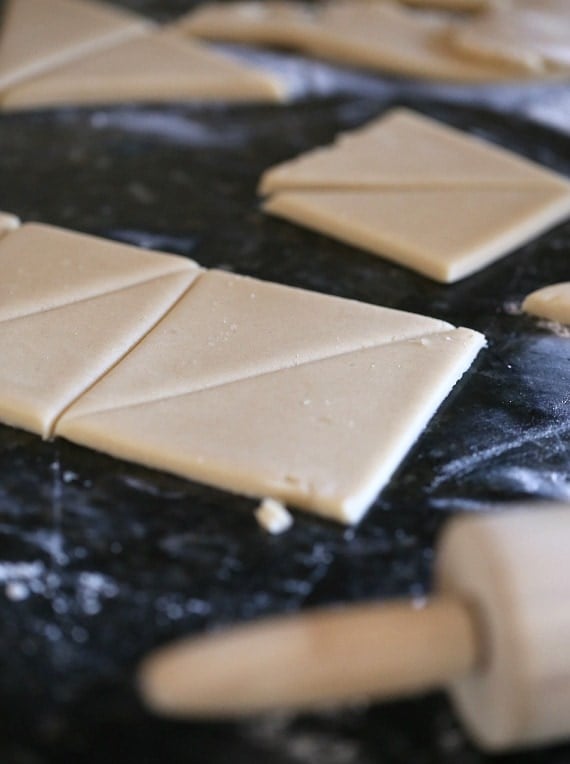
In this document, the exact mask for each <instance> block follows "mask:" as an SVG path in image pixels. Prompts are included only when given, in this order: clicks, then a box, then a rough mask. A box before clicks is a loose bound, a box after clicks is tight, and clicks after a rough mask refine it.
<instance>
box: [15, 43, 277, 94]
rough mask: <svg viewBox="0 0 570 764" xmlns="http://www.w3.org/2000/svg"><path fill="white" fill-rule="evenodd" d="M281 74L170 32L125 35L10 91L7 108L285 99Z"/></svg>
mask: <svg viewBox="0 0 570 764" xmlns="http://www.w3.org/2000/svg"><path fill="white" fill-rule="evenodd" d="M282 96H283V91H282V88H281V84H280V82H279V81H278V80H277V78H275V77H273V76H272V75H269V74H264V73H262V72H261V71H257V70H255V69H252V68H250V67H249V66H247V65H246V64H243V63H241V62H240V61H238V60H237V59H234V58H232V57H230V56H225V55H222V54H219V53H216V52H214V51H211V50H209V49H208V48H206V47H205V46H203V45H201V44H198V43H193V42H189V41H186V40H185V39H183V38H182V37H180V36H178V35H176V34H174V33H172V32H170V31H169V32H161V33H154V34H148V35H144V36H141V37H136V38H133V39H129V40H126V41H125V42H123V43H120V44H117V45H115V46H113V47H111V48H107V49H105V50H104V51H100V52H96V53H91V54H90V55H87V56H83V57H82V58H81V59H80V60H78V61H74V62H73V63H72V64H70V65H67V66H61V67H59V68H58V69H55V70H53V71H51V72H50V73H49V74H46V75H44V76H43V77H38V78H37V79H35V80H28V81H27V82H23V83H22V84H21V85H19V86H17V87H15V88H14V89H12V90H9V91H8V92H7V94H6V96H5V98H4V100H3V107H4V108H7V109H22V108H34V107H36V106H55V105H62V104H72V105H78V104H99V103H112V102H117V101H118V102H124V101H133V100H142V101H173V100H177V99H178V100H183V99H187V98H195V99H200V100H211V99H224V100H230V101H244V100H262V101H278V100H281V98H282Z"/></svg>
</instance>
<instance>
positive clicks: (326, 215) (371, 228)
mask: <svg viewBox="0 0 570 764" xmlns="http://www.w3.org/2000/svg"><path fill="white" fill-rule="evenodd" d="M264 209H265V210H266V211H267V212H270V213H271V214H273V215H277V216H278V217H282V218H285V219H286V220H289V221H292V222H294V223H299V224H300V225H303V226H306V227H307V228H311V229H313V230H315V231H319V232H321V233H324V234H326V235H328V236H332V237H334V238H336V239H340V240H341V241H344V242H347V243H348V244H352V245H354V246H356V247H361V248H362V249H365V250H367V251H369V252H372V253H373V254H376V255H380V256H383V257H386V258H387V259H389V260H392V261H394V262H396V263H400V264H401V265H405V266H407V267H408V268H412V269H413V270H416V271H418V272H419V273H423V274H424V275H426V276H429V277H430V278H432V279H435V280H436V281H442V282H444V283H451V282H453V281H457V280H459V279H461V278H464V277H465V276H468V275H470V274H471V273H474V272H475V271H478V270H480V269H481V268H483V267H484V266H486V265H489V264H490V263H492V262H493V261H495V260H497V259H499V258H500V257H502V256H503V255H506V254H508V253H509V252H511V251H512V250H514V249H516V248H517V247H518V246H520V245H522V244H523V243H525V242H526V241H528V240H529V239H531V238H533V237H534V236H536V235H538V234H539V233H541V232H543V231H545V230H547V229H548V228H550V227H551V226H553V225H555V224H556V223H558V222H560V221H562V220H564V219H565V218H567V217H568V215H570V191H568V190H564V189H561V190H558V189H544V190H542V189H533V190H530V189H525V190H521V191H513V190H507V189H504V190H492V189H484V190H479V189H454V190H448V191H436V190H428V191H299V192H294V191H284V192H282V193H278V194H275V195H274V196H272V197H270V198H269V200H268V201H267V202H266V203H265V207H264Z"/></svg>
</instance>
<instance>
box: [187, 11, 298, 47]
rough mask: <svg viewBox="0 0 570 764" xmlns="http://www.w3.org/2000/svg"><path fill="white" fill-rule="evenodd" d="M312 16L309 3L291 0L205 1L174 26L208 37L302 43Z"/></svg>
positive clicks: (261, 41)
mask: <svg viewBox="0 0 570 764" xmlns="http://www.w3.org/2000/svg"><path fill="white" fill-rule="evenodd" d="M312 19H313V13H312V12H311V11H310V9H309V7H308V6H307V5H306V4H304V3H300V2H294V0H291V2H287V0H257V1H256V0H252V2H248V1H247V0H246V1H245V2H232V3H206V4H205V5H201V6H199V7H198V8H196V9H195V10H193V11H191V12H190V13H188V14H185V15H184V16H182V17H181V18H180V19H179V20H178V22H177V27H178V28H179V29H180V30H181V31H183V32H185V33H187V34H191V35H195V36H196V37H204V38H205V39H211V40H224V41H226V42H243V43H251V44H253V45H257V44H261V45H277V46H281V45H286V46H291V47H299V46H301V47H302V42H301V41H302V38H303V37H304V35H305V34H307V33H308V32H309V31H310V29H311V25H312Z"/></svg>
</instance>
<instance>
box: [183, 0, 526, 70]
mask: <svg viewBox="0 0 570 764" xmlns="http://www.w3.org/2000/svg"><path fill="white" fill-rule="evenodd" d="M470 5H472V4H471V3H470ZM308 9H310V10H308ZM179 25H180V28H181V29H182V30H184V31H186V32H188V33H190V34H194V35H197V36H201V37H205V38H207V39H222V40H233V41H238V42H250V43H254V44H256V43H265V44H269V45H271V44H278V45H288V46H290V47H294V48H296V49H299V50H301V51H303V52H306V53H309V54H314V55H317V56H321V57H324V58H329V59H332V60H334V61H341V62H344V63H348V64H352V65H356V66H364V67H370V68H372V69H379V70H381V71H387V72H392V73H394V74H401V75H407V76H413V77H419V78H434V79H443V80H450V81H459V82H485V81H493V80H502V79H513V78H514V77H517V76H522V77H524V76H525V69H524V67H521V68H520V69H517V71H516V72H513V67H512V66H510V67H507V66H504V65H497V64H494V63H488V62H485V61H482V62H481V61H473V60H471V59H470V58H469V57H465V56H463V55H461V54H458V53H457V52H456V51H454V49H453V47H452V46H450V45H449V43H448V34H449V31H450V29H451V26H450V21H449V19H447V18H444V17H442V16H435V15H432V14H425V13H424V14H422V13H420V12H418V11H412V10H410V9H407V8H403V7H400V6H398V5H397V4H396V3H391V2H380V1H374V0H330V2H321V3H315V4H312V5H307V6H305V7H303V6H302V5H301V4H299V3H285V2H275V3H267V4H266V5H265V4H264V3H261V2H257V3H256V2H242V3H240V2H237V3H224V4H222V3H215V4H212V5H206V6H204V7H203V8H200V9H198V10H197V11H193V12H192V13H191V14H189V15H188V16H186V17H183V19H182V20H181V21H180V22H179Z"/></svg>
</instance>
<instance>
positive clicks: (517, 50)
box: [450, 0, 570, 73]
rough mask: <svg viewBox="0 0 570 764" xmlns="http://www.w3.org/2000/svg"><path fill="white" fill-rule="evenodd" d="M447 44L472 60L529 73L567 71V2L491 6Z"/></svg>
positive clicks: (528, 0) (522, 0) (524, 0)
mask: <svg viewBox="0 0 570 764" xmlns="http://www.w3.org/2000/svg"><path fill="white" fill-rule="evenodd" d="M450 42H451V44H452V45H453V47H454V48H455V50H457V51H458V52H460V53H463V54H464V55H466V56H469V57H471V59H472V60H473V61H479V62H485V61H486V62H491V63H492V62H497V63H499V64H505V63H506V64H509V65H515V66H518V67H521V68H525V69H527V70H528V71H529V72H535V73H541V72H548V71H556V70H560V71H566V72H570V3H568V2H566V0H563V2H556V0H551V1H550V2H548V0H513V2H511V3H506V4H504V5H498V4H496V5H493V6H491V7H490V9H489V10H488V11H487V12H486V13H485V14H483V15H481V16H480V17H479V18H477V19H474V20H473V21H471V23H470V24H468V25H463V26H459V27H457V28H456V29H455V31H454V32H453V33H452V34H451V36H450Z"/></svg>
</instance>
